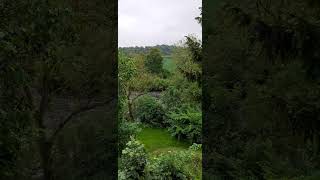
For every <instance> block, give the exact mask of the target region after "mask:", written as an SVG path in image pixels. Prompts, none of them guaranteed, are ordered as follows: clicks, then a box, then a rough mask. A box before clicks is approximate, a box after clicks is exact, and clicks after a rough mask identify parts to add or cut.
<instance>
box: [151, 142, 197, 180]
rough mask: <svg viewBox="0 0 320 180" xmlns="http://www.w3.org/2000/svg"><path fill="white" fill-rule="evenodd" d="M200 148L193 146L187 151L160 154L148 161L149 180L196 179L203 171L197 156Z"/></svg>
mask: <svg viewBox="0 0 320 180" xmlns="http://www.w3.org/2000/svg"><path fill="white" fill-rule="evenodd" d="M198 148H199V147H197V146H196V145H193V146H191V147H190V149H189V150H186V151H173V152H170V151H169V152H168V153H164V154H160V155H159V156H157V157H154V158H152V159H150V160H149V161H148V165H147V169H146V177H147V179H148V178H149V179H159V180H173V179H177V180H178V179H179V180H180V179H181V180H182V179H185V180H186V179H196V178H197V177H198V178H199V172H195V171H193V170H199V169H201V158H199V156H198V154H197V150H198Z"/></svg>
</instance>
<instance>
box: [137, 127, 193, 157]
mask: <svg viewBox="0 0 320 180" xmlns="http://www.w3.org/2000/svg"><path fill="white" fill-rule="evenodd" d="M137 139H138V140H139V141H140V142H141V143H142V144H144V146H145V148H146V150H147V151H148V152H149V153H152V154H158V153H161V152H166V151H173V150H185V149H187V148H188V147H189V144H188V143H186V142H181V141H178V140H177V139H175V138H174V137H172V136H171V135H170V133H169V132H168V131H167V130H166V129H159V128H150V127H145V128H143V129H142V130H141V132H139V133H138V134H137Z"/></svg>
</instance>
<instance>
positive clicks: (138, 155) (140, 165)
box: [118, 138, 147, 180]
mask: <svg viewBox="0 0 320 180" xmlns="http://www.w3.org/2000/svg"><path fill="white" fill-rule="evenodd" d="M146 164H147V153H146V150H145V149H144V146H143V145H142V144H141V143H140V142H139V141H136V140H135V139H134V138H131V140H130V141H129V142H128V143H127V145H126V148H125V149H123V150H122V154H121V162H120V170H119V174H118V178H119V179H121V180H122V179H123V180H125V179H141V178H142V177H144V168H145V166H146Z"/></svg>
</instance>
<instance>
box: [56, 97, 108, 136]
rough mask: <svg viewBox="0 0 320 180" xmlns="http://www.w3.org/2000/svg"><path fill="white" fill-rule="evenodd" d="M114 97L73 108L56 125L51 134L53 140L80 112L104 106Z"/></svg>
mask: <svg viewBox="0 0 320 180" xmlns="http://www.w3.org/2000/svg"><path fill="white" fill-rule="evenodd" d="M113 100H114V99H113V98H111V99H108V100H106V101H104V102H100V103H95V104H92V105H89V104H87V105H86V106H84V107H81V108H79V109H78V110H75V111H74V112H72V113H70V114H69V115H68V116H67V117H66V118H65V119H64V120H63V121H62V123H61V124H60V125H59V126H58V128H57V129H56V130H55V131H54V133H53V135H52V137H51V138H52V140H54V139H55V138H56V137H57V135H58V134H59V133H60V132H61V131H62V129H63V128H64V127H65V126H66V125H67V124H68V123H69V122H70V121H71V120H72V119H73V118H74V117H75V116H77V115H79V114H81V113H84V112H87V111H90V110H92V109H95V108H97V107H101V106H105V105H107V104H109V103H111V102H112V101H113Z"/></svg>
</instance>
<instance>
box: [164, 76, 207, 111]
mask: <svg viewBox="0 0 320 180" xmlns="http://www.w3.org/2000/svg"><path fill="white" fill-rule="evenodd" d="M201 94H202V92H201V88H200V87H199V85H198V84H197V83H196V82H190V81H188V80H187V79H186V78H184V77H183V76H181V74H176V75H175V76H174V77H173V80H172V82H171V84H170V86H169V87H168V88H167V89H166V91H164V92H163V96H162V97H161V101H162V102H163V104H164V106H165V109H166V111H172V110H175V109H179V108H180V107H181V106H184V105H186V104H192V105H194V106H200V102H201Z"/></svg>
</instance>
